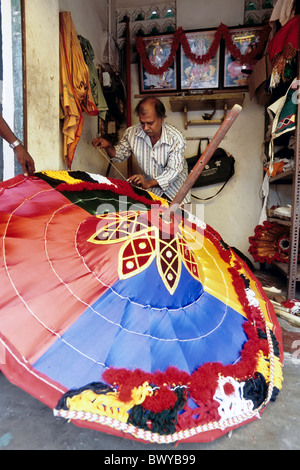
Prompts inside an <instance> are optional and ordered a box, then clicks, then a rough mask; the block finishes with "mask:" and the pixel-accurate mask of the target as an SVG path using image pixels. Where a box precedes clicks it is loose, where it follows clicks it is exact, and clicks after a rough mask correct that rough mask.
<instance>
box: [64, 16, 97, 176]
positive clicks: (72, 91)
mask: <svg viewBox="0 0 300 470" xmlns="http://www.w3.org/2000/svg"><path fill="white" fill-rule="evenodd" d="M59 23H60V24H59V26H60V31H59V52H60V105H61V109H60V118H61V119H63V120H64V123H63V128H62V132H63V135H64V160H65V162H66V164H67V167H68V169H70V168H71V165H72V162H73V158H74V153H75V150H76V146H77V144H78V142H79V139H80V136H81V132H82V126H83V114H82V112H83V111H85V112H86V113H87V114H90V115H92V116H97V115H98V114H99V111H98V109H97V107H96V105H95V102H94V99H93V96H92V91H91V86H90V80H89V69H88V66H87V64H86V63H85V60H84V57H83V53H82V49H81V46H80V42H79V39H78V37H77V33H76V29H75V26H74V23H73V21H72V18H71V13H70V12H60V14H59Z"/></svg>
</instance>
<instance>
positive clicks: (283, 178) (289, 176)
mask: <svg viewBox="0 0 300 470" xmlns="http://www.w3.org/2000/svg"><path fill="white" fill-rule="evenodd" d="M293 175H294V169H292V170H288V171H283V172H282V173H279V174H278V175H276V176H272V178H270V183H283V184H284V183H285V184H287V183H292V182H293Z"/></svg>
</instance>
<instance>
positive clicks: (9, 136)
mask: <svg viewBox="0 0 300 470" xmlns="http://www.w3.org/2000/svg"><path fill="white" fill-rule="evenodd" d="M0 136H1V137H2V138H3V139H4V140H6V142H8V143H9V144H10V146H11V147H12V148H13V151H14V154H15V157H16V159H17V160H18V162H19V163H20V165H21V167H22V171H23V173H24V175H26V176H27V174H30V175H33V173H34V171H35V167H34V161H33V159H32V157H31V156H30V155H29V153H28V152H27V150H26V149H25V147H24V146H23V144H22V142H20V141H19V139H17V138H16V136H15V134H14V133H13V132H12V130H11V129H10V127H9V126H8V124H7V123H6V121H5V120H4V119H3V117H2V116H1V115H0Z"/></svg>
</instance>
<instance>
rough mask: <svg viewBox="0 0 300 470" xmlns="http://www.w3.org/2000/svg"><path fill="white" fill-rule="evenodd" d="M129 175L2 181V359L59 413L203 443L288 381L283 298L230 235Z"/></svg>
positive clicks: (257, 408) (107, 427)
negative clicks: (270, 292)
mask: <svg viewBox="0 0 300 470" xmlns="http://www.w3.org/2000/svg"><path fill="white" fill-rule="evenodd" d="M167 210H168V208H167V205H166V203H165V201H163V200H160V199H156V198H155V197H154V196H153V195H151V194H149V193H146V192H144V191H141V190H138V189H134V188H132V187H131V186H130V185H129V184H127V183H126V182H121V181H119V180H112V179H105V178H102V179H100V180H96V179H95V177H94V175H88V174H86V173H78V172H77V173H75V172H53V173H51V172H48V173H40V174H37V175H36V176H35V177H33V178H25V177H23V176H18V177H16V178H13V179H12V180H9V181H6V182H3V183H1V185H0V235H1V244H0V272H1V296H0V348H1V354H0V362H1V370H2V371H3V373H4V374H5V375H6V376H7V378H8V379H9V380H10V381H11V382H13V383H14V384H16V385H17V386H19V387H21V388H23V389H24V390H26V391H27V392H29V393H30V394H31V395H33V396H35V397H36V398H38V399H39V400H41V401H42V402H43V403H45V404H47V405H48V406H49V407H50V408H52V409H53V410H54V414H55V415H56V416H61V417H63V418H65V419H67V420H71V421H72V422H74V423H75V424H78V425H80V426H85V427H90V428H93V429H96V430H100V431H103V432H107V433H111V434H114V435H117V436H122V437H127V438H131V439H138V440H140V441H143V442H155V443H172V442H177V441H179V442H182V441H189V442H204V441H209V440H213V439H216V438H218V437H219V436H221V435H222V434H224V433H228V432H229V431H230V430H232V429H234V428H236V427H238V426H240V425H242V424H245V423H248V422H250V421H252V420H254V419H256V418H259V417H260V415H261V413H262V411H263V410H264V409H265V407H266V405H268V403H269V402H270V401H272V400H275V398H276V396H277V393H278V391H279V390H280V389H281V382H282V373H281V372H282V361H283V352H282V342H281V330H280V327H279V325H278V322H277V318H276V316H275V314H274V310H273V307H272V304H271V303H270V301H269V300H268V298H267V297H266V296H265V294H264V292H263V289H262V287H261V285H260V283H259V282H258V281H257V279H256V278H255V277H254V276H253V274H252V272H251V271H249V269H248V267H247V266H246V265H245V264H244V262H243V261H242V260H241V259H240V258H239V257H238V256H237V255H236V254H235V253H234V252H233V251H232V250H231V249H230V247H228V246H227V245H226V244H225V242H224V241H223V240H222V238H221V237H220V235H219V234H218V233H216V231H215V230H213V229H212V228H211V227H209V226H208V225H206V224H205V223H204V222H202V221H200V220H198V219H197V218H195V217H193V216H192V215H191V214H190V213H188V212H186V211H182V210H181V209H180V210H177V211H176V212H175V214H174V217H173V218H172V220H171V221H169V220H168V219H167V220H165V219H164V214H165V212H166V211H167Z"/></svg>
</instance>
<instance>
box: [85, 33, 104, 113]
mask: <svg viewBox="0 0 300 470" xmlns="http://www.w3.org/2000/svg"><path fill="white" fill-rule="evenodd" d="M78 39H79V42H80V45H81V49H82V52H83V56H84V60H85V62H86V64H87V66H88V69H89V74H90V85H91V89H92V95H93V98H94V101H95V105H96V107H97V109H98V110H99V115H100V117H101V118H102V119H105V118H106V113H107V111H108V106H107V103H106V100H105V97H104V94H103V91H102V87H101V84H100V81H99V77H98V73H97V69H96V67H95V64H94V58H95V53H94V50H93V48H92V46H91V43H90V42H89V40H88V39H85V38H84V37H82V36H78Z"/></svg>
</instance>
